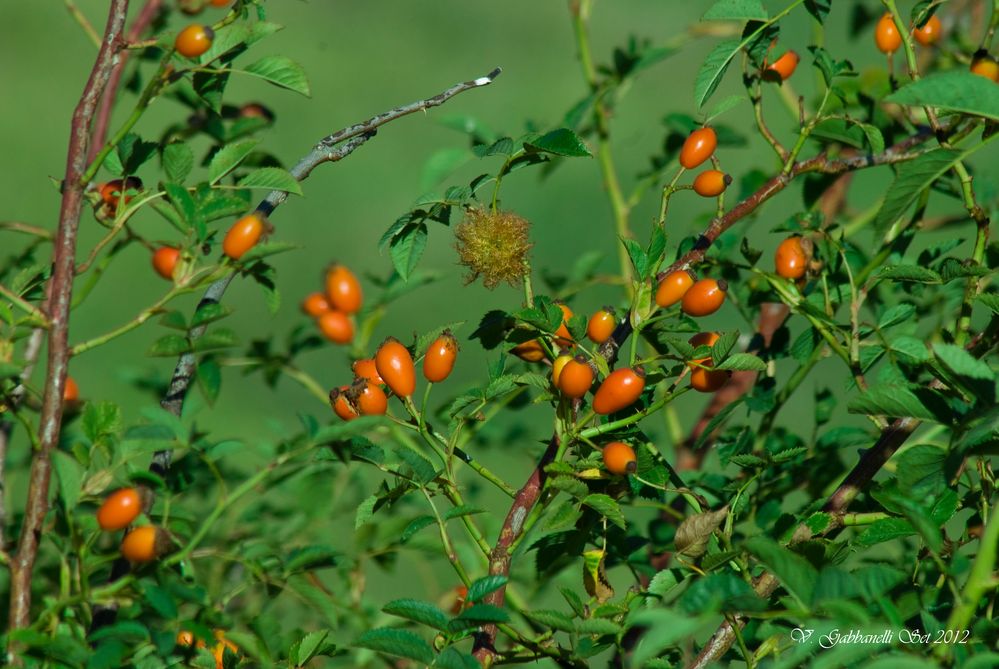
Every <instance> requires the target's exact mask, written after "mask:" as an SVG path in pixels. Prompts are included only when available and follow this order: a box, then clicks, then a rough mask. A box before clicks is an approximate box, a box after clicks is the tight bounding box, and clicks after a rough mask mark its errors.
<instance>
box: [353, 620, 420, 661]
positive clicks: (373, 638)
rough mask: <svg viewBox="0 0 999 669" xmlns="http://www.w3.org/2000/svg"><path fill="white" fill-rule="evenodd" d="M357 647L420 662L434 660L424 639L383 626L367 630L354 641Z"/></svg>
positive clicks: (404, 631)
mask: <svg viewBox="0 0 999 669" xmlns="http://www.w3.org/2000/svg"><path fill="white" fill-rule="evenodd" d="M354 645H355V646H357V647H358V648H367V649H369V650H373V651H376V652H379V653H384V654H385V655H394V656H396V657H404V658H407V659H410V660H415V661H416V662H420V663H421V664H430V663H431V662H433V661H434V652H433V650H431V648H430V645H429V644H427V642H426V641H424V640H423V639H421V638H420V637H418V636H417V635H415V634H413V633H412V632H409V631H406V630H396V629H388V628H385V627H380V628H376V629H373V630H368V631H367V632H365V633H364V634H362V635H361V636H360V638H358V639H357V641H355V642H354Z"/></svg>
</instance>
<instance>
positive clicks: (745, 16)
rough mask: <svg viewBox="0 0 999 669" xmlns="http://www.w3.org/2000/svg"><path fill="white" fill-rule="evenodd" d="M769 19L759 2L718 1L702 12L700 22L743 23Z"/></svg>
mask: <svg viewBox="0 0 999 669" xmlns="http://www.w3.org/2000/svg"><path fill="white" fill-rule="evenodd" d="M768 18H769V16H768V15H767V10H766V9H764V7H763V3H762V2H760V0H718V2H716V3H715V4H713V5H712V6H711V8H710V9H709V10H708V11H706V12H704V15H703V16H702V17H701V20H702V21H744V20H749V19H757V20H759V21H766V20H767V19H768Z"/></svg>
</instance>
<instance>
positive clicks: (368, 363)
mask: <svg viewBox="0 0 999 669" xmlns="http://www.w3.org/2000/svg"><path fill="white" fill-rule="evenodd" d="M351 369H352V370H354V376H356V377H357V378H359V379H367V380H368V381H371V382H372V383H377V384H379V385H384V384H385V381H383V380H382V377H380V376H378V368H377V367H375V359H374V358H362V359H361V360H355V361H354V364H353V365H351Z"/></svg>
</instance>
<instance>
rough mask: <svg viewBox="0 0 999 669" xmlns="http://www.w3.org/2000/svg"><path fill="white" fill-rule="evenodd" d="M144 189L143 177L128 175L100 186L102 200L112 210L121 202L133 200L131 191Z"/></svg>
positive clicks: (125, 202)
mask: <svg viewBox="0 0 999 669" xmlns="http://www.w3.org/2000/svg"><path fill="white" fill-rule="evenodd" d="M140 190H142V179H140V178H139V177H127V178H125V179H112V180H111V181H108V182H107V183H105V184H102V185H101V187H100V194H101V200H102V201H103V202H104V204H106V205H108V207H110V208H111V210H112V211H114V210H116V209H117V208H118V205H119V203H120V204H128V203H129V202H131V201H132V197H133V196H132V195H129V194H128V193H129V192H130V191H140Z"/></svg>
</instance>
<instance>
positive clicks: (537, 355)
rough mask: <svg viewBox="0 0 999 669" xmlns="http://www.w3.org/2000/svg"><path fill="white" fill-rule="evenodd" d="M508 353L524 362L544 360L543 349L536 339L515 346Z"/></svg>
mask: <svg viewBox="0 0 999 669" xmlns="http://www.w3.org/2000/svg"><path fill="white" fill-rule="evenodd" d="M510 353H513V354H514V355H515V356H517V357H518V358H520V359H521V360H523V361H524V362H541V361H542V360H544V358H545V349H544V347H543V346H541V342H539V341H538V340H537V339H531V340H530V341H525V342H524V343H522V344H517V345H516V346H514V347H513V348H512V349H511V350H510Z"/></svg>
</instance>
